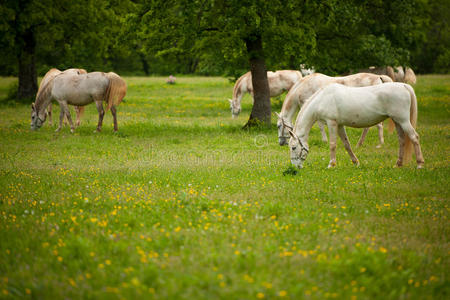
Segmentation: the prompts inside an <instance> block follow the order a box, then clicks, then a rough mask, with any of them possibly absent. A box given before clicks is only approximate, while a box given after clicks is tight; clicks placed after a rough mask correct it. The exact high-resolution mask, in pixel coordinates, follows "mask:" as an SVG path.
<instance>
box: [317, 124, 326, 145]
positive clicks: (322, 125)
mask: <svg viewBox="0 0 450 300" xmlns="http://www.w3.org/2000/svg"><path fill="white" fill-rule="evenodd" d="M317 125H319V129H320V133H321V134H322V142H324V143H326V142H328V139H327V133H326V132H325V124H324V123H323V122H322V121H317Z"/></svg>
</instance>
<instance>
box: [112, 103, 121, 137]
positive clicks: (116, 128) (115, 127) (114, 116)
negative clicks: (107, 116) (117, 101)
mask: <svg viewBox="0 0 450 300" xmlns="http://www.w3.org/2000/svg"><path fill="white" fill-rule="evenodd" d="M111 114H112V116H113V120H114V132H117V131H118V130H119V128H118V127H117V110H116V107H115V106H114V105H113V106H111Z"/></svg>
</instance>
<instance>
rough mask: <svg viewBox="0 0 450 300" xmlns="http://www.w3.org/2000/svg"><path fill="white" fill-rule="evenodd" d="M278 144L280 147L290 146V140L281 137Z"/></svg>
mask: <svg viewBox="0 0 450 300" xmlns="http://www.w3.org/2000/svg"><path fill="white" fill-rule="evenodd" d="M278 144H280V146H285V145H287V144H288V139H287V138H285V137H279V138H278Z"/></svg>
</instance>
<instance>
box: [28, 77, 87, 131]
mask: <svg viewBox="0 0 450 300" xmlns="http://www.w3.org/2000/svg"><path fill="white" fill-rule="evenodd" d="M74 71H75V72H78V74H86V73H87V72H86V70H85V69H67V70H65V71H63V72H65V73H69V72H74ZM63 72H62V71H60V70H58V69H56V68H52V69H50V70H49V71H48V72H47V73H45V75H44V77H43V78H42V80H41V84H40V85H39V89H38V91H37V94H36V99H37V98H38V97H39V95H40V93H41V91H42V88H43V87H44V86H45V85H46V84H47V83H48V82H49V81H50V80H52V79H53V78H54V77H55V76H56V75H58V74H61V73H63ZM74 108H75V113H76V115H77V121H76V126H80V124H81V116H82V115H83V113H84V106H75V107H74ZM47 114H48V122H49V124H50V125H52V124H53V122H52V104H51V103H50V104H49V106H48V108H47Z"/></svg>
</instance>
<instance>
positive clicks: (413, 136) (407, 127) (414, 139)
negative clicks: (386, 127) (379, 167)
mask: <svg viewBox="0 0 450 300" xmlns="http://www.w3.org/2000/svg"><path fill="white" fill-rule="evenodd" d="M401 126H402V129H403V131H404V132H405V134H406V135H407V136H408V137H409V139H410V140H411V143H412V144H413V146H414V152H415V154H416V162H417V168H418V169H421V168H423V164H424V162H425V161H424V159H423V154H422V150H421V148H420V143H419V134H418V133H417V132H416V130H415V129H414V128H413V127H412V125H411V123H409V122H407V123H406V124H402V125H401Z"/></svg>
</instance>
